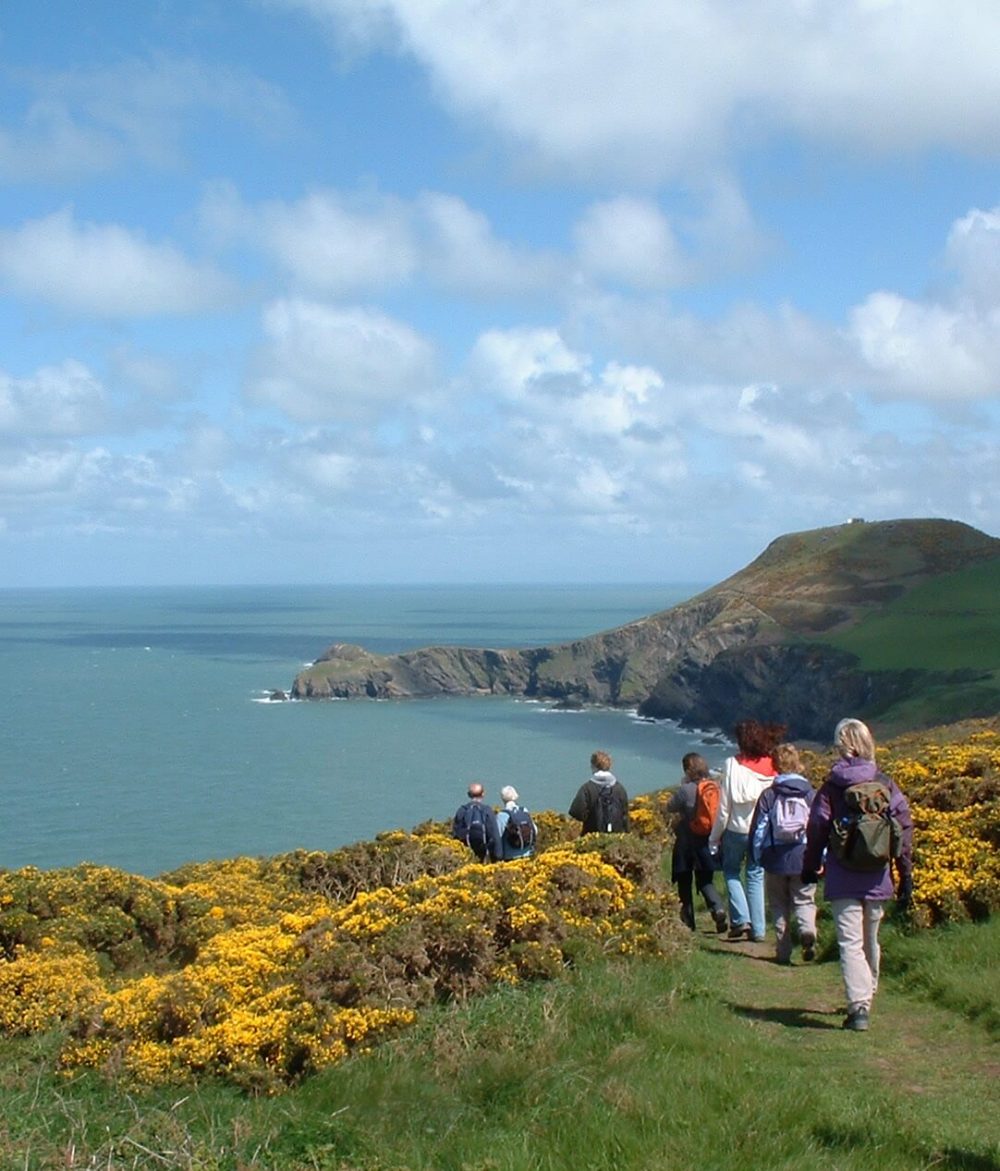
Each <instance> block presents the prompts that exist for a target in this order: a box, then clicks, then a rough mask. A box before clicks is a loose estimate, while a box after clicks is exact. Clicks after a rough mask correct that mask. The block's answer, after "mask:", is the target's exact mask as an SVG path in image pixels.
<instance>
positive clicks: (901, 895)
mask: <svg viewBox="0 0 1000 1171" xmlns="http://www.w3.org/2000/svg"><path fill="white" fill-rule="evenodd" d="M912 902H913V875H912V874H904V875H903V876H902V877H901V878H900V880H899V885H898V886H897V887H896V910H897V911H908V910H909V909H910V904H911V903H912Z"/></svg>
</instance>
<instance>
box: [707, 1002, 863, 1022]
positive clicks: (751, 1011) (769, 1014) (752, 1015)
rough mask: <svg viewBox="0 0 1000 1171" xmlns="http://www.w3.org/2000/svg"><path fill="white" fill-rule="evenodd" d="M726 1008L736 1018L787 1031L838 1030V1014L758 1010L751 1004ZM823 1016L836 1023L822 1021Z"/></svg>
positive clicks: (729, 1004) (791, 1009)
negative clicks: (835, 1019) (833, 1017)
mask: <svg viewBox="0 0 1000 1171" xmlns="http://www.w3.org/2000/svg"><path fill="white" fill-rule="evenodd" d="M726 1006H727V1008H730V1009H732V1011H733V1012H734V1013H736V1015H737V1016H742V1017H746V1018H747V1019H748V1020H752V1021H771V1022H772V1023H773V1024H776V1025H784V1026H785V1027H786V1028H789V1029H840V1027H841V1022H840V1020H839V1017H840V1015H841V1014H840V1013H839V1012H830V1013H826V1014H824V1013H822V1012H818V1011H817V1010H816V1009H808V1008H759V1007H757V1006H756V1005H753V1004H734V1003H733V1001H731V1000H730V1001H728V1002H727V1005H726ZM825 1016H836V1017H837V1018H838V1020H837V1021H831V1020H826V1019H824V1017H825Z"/></svg>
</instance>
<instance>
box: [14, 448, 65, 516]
mask: <svg viewBox="0 0 1000 1171" xmlns="http://www.w3.org/2000/svg"><path fill="white" fill-rule="evenodd" d="M82 462H83V457H82V456H81V455H80V454H79V453H77V452H75V451H72V450H68V449H60V450H54V451H46V450H35V449H33V448H27V449H25V448H21V449H18V450H7V451H4V450H3V449H0V502H3V503H4V504H5V505H6V506H7V507H10V506H11V504H12V503H14V502H15V501H16V500H17V498H18V497H25V498H37V497H43V498H45V497H49V496H51V495H53V494H56V493H64V492H66V491H67V490H68V489H69V488H71V487H72V485H73V483H74V480H75V478H76V475H77V473H78V471H79V469H80V466H81V464H82Z"/></svg>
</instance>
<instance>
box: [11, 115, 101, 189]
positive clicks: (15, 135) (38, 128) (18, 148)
mask: <svg viewBox="0 0 1000 1171" xmlns="http://www.w3.org/2000/svg"><path fill="white" fill-rule="evenodd" d="M121 157H122V151H121V148H120V146H119V144H118V142H116V140H115V139H114V137H113V136H112V135H109V134H107V133H106V132H105V131H103V130H99V129H96V128H94V127H90V126H82V125H80V124H79V122H78V121H76V120H75V119H74V117H73V115H72V114H71V113H70V112H69V111H68V110H67V109H66V108H65V106H64V105H63V104H62V103H61V102H56V101H52V100H44V101H37V102H33V103H32V104H31V106H30V108H29V109H28V112H27V114H26V115H25V119H24V125H23V126H20V127H14V128H12V129H4V128H3V127H0V179H3V180H4V181H5V182H7V183H36V182H43V183H44V182H62V181H65V180H68V179H78V178H81V177H83V176H89V175H95V174H99V173H100V172H102V171H107V170H110V169H112V167H114V166H115V165H117V163H118V162H119V161H120V160H121Z"/></svg>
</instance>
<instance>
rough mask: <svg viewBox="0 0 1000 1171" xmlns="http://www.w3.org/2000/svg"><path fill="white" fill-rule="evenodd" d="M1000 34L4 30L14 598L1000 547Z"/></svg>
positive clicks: (553, 14)
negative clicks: (916, 539)
mask: <svg viewBox="0 0 1000 1171" xmlns="http://www.w3.org/2000/svg"><path fill="white" fill-rule="evenodd" d="M998 45H1000V5H998V4H997V3H996V2H995V0H951V3H949V4H941V3H940V0H740V2H736V0H615V2H614V3H609V2H608V0H545V2H544V3H539V0H143V2H142V3H137V4H125V3H122V2H121V0H88V3H86V4H80V3H79V0H47V3H45V4H44V5H42V4H38V3H37V2H36V0H7V2H6V3H4V4H3V5H2V7H0V587H21V586H58V585H115V584H120V585H158V584H164V585H169V584H228V583H247V584H254V583H268V584H288V585H294V584H296V583H321V582H331V583H360V582H369V581H370V582H436V581H441V582H456V583H457V582H505V581H510V582H587V581H594V582H630V581H635V582H692V581H696V582H709V581H715V580H718V579H720V578H722V577H724V576H726V575H727V574H729V573H731V572H734V571H736V570H737V569H739V568H741V567H742V566H743V565H745V564H746V563H747V562H749V561H750V560H752V558H753V557H755V556H756V555H757V554H758V553H759V552H760V551H761V550H762V549H763V548H764V547H765V546H766V545H767V544H768V543H769V542H770V541H771V540H773V539H774V538H775V537H778V536H780V535H781V534H783V533H786V532H793V531H800V530H804V529H811V528H816V527H819V526H825V525H832V524H840V523H843V522H844V521H845V520H846V519H847V518H848V517H852V516H861V517H865V518H867V519H886V518H894V517H948V518H953V519H956V520H961V521H964V522H966V523H968V524H971V525H974V526H976V527H977V528H980V529H982V530H984V531H986V532H988V533H990V534H993V535H1000V459H998V458H997V455H998V452H997V448H998V442H997V440H998V435H1000V401H998V400H1000V53H998V49H997V46H998Z"/></svg>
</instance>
